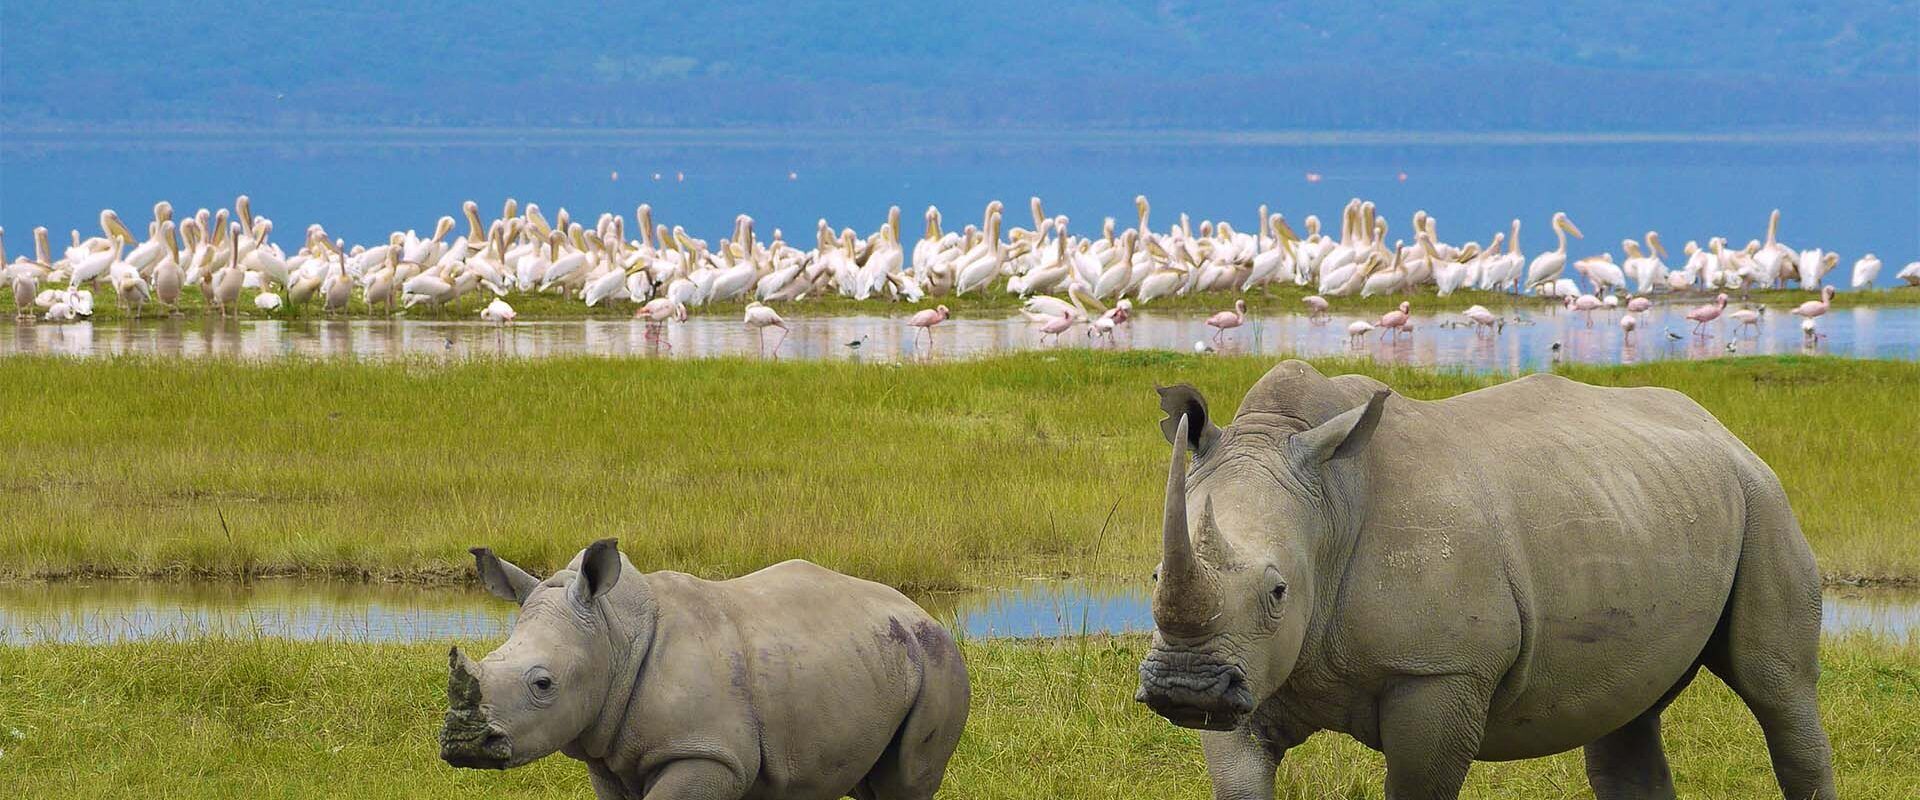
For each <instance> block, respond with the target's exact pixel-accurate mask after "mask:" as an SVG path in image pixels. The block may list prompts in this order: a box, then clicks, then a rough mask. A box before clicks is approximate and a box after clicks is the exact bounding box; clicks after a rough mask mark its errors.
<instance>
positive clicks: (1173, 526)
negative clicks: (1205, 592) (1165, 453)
mask: <svg viewBox="0 0 1920 800" xmlns="http://www.w3.org/2000/svg"><path fill="white" fill-rule="evenodd" d="M1161 524H1162V527H1161V530H1160V573H1161V575H1160V577H1161V580H1163V581H1164V580H1168V579H1170V578H1174V577H1176V576H1184V575H1185V574H1186V573H1187V572H1188V571H1190V570H1191V569H1192V568H1193V540H1192V539H1191V538H1189V536H1188V534H1187V416H1186V415H1185V414H1182V415H1180V421H1179V423H1177V425H1176V426H1175V434H1174V437H1173V464H1172V466H1170V467H1168V468H1167V510H1166V518H1165V519H1164V520H1163V521H1162V523H1161Z"/></svg>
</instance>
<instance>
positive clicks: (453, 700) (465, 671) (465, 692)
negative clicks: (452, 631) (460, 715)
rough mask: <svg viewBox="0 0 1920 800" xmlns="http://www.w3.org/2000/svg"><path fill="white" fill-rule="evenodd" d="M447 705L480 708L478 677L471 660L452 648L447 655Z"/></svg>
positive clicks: (461, 707)
mask: <svg viewBox="0 0 1920 800" xmlns="http://www.w3.org/2000/svg"><path fill="white" fill-rule="evenodd" d="M447 662H448V663H447V705H448V706H449V707H451V708H459V709H474V708H479V707H480V677H479V675H477V674H476V673H477V672H478V670H477V669H476V668H475V665H474V663H473V659H470V658H467V654H466V653H462V652H460V648H459V647H454V648H453V649H452V650H451V651H449V652H448V653H447Z"/></svg>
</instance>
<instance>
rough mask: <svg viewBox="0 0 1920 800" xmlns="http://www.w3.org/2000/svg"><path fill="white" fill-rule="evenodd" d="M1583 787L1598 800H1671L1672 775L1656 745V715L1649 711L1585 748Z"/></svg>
mask: <svg viewBox="0 0 1920 800" xmlns="http://www.w3.org/2000/svg"><path fill="white" fill-rule="evenodd" d="M1586 755H1587V783H1588V784H1589V785H1591V786H1592V787H1593V796H1594V797H1595V798H1597V799H1598V800H1672V798H1673V797H1674V791H1673V772H1672V771H1671V770H1669V769H1668V768H1667V752H1666V750H1665V749H1664V748H1662V747H1661V745H1660V713H1659V712H1658V711H1656V710H1649V711H1648V712H1647V713H1645V714H1641V715H1640V716H1639V717H1638V718H1636V719H1634V721H1632V722H1629V723H1627V724H1626V725H1623V726H1621V727H1620V729H1619V730H1617V731H1614V732H1612V733H1609V734H1607V735H1605V736H1602V737H1600V738H1599V739H1598V740H1597V741H1595V742H1593V743H1592V744H1589V745H1587V753H1586Z"/></svg>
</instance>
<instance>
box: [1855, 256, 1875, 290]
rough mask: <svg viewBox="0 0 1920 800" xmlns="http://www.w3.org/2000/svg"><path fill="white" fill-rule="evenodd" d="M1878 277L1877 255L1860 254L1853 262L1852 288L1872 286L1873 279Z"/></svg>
mask: <svg viewBox="0 0 1920 800" xmlns="http://www.w3.org/2000/svg"><path fill="white" fill-rule="evenodd" d="M1878 277H1880V257H1879V256H1876V255H1874V254H1872V253H1868V254H1866V255H1864V256H1861V257H1860V260H1859V261H1855V262H1853V288H1855V289H1861V288H1865V287H1868V286H1872V285H1873V281H1874V279H1875V278H1878Z"/></svg>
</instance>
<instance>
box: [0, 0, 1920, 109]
mask: <svg viewBox="0 0 1920 800" xmlns="http://www.w3.org/2000/svg"><path fill="white" fill-rule="evenodd" d="M902 5H903V6H904V5H906V4H902ZM1623 5H1625V6H1628V7H1622V6H1618V5H1614V4H1597V3H1583V4H1564V5H1558V6H1548V5H1543V6H1533V5H1519V6H1515V7H1511V8H1494V7H1493V4H1484V5H1476V6H1472V7H1459V6H1458V5H1456V4H1451V3H1444V2H1439V1H1438V0H1418V1H1416V2H1401V3H1392V4H1388V3H1379V2H1365V1H1362V2H1354V3H1348V4H1345V5H1342V6H1340V7H1338V8H1337V9H1334V8H1330V7H1322V6H1317V5H1309V4H1293V3H1271V2H1245V1H1244V0H1239V1H1235V2H1219V3H1200V2H1191V3H1180V2H1138V1H1129V2H1120V3H1093V2H1069V3H1063V4H1056V5H1053V6H1050V7H1047V8H1044V9H1042V8H1040V4H1035V3H1030V2H1011V1H1010V0H981V1H980V2H976V3H973V4H970V5H969V6H967V7H966V8H938V9H922V8H910V7H891V6H883V7H869V5H868V4H864V3H855V2H846V1H845V0H832V1H830V2H819V3H810V4H807V5H806V6H805V7H804V8H803V7H800V6H799V4H792V3H773V2H752V3H745V4H732V5H727V4H720V3H706V4H671V5H666V4H653V3H647V4H632V5H624V6H623V5H607V6H601V5H598V4H590V5H585V6H580V7H577V8H574V9H571V10H567V9H562V8H561V7H559V6H557V5H553V4H506V5H499V6H496V7H490V8H485V9H477V10H476V9H471V8H467V7H465V6H464V4H461V3H454V2H448V1H447V0H432V1H431V2H421V3H409V4H407V7H406V8H405V9H404V10H402V9H398V8H394V7H393V6H392V4H384V3H381V4H376V3H373V2H368V0H349V1H348V2H344V3H338V4H334V5H333V7H330V8H325V9H296V8H286V7H279V6H275V5H271V4H267V5H260V4H252V3H240V2H236V1H235V0H204V2H195V3H184V2H160V3H150V4H139V5H135V6H131V7H130V6H128V5H125V4H119V3H104V2H94V1H92V0H69V1H68V2H48V1H47V0H8V1H7V2H6V3H5V5H4V7H3V9H0V15H3V16H0V124H4V125H6V126H8V127H13V128H32V127H54V126H62V125H68V124H88V125H117V126H127V127H142V128H193V127H207V126H244V127H257V126H263V125H264V126H271V127H282V128H299V127H307V126H335V127H340V126H344V127H352V126H374V125H380V126H429V127H434V126H450V127H460V126H538V127H577V126H608V125H620V126H660V127H672V126H830V127H876V128H880V127H900V126H920V127H932V128H941V127H949V128H968V127H975V126H1020V127H1034V128H1076V127H1077V128H1122V129H1124V128H1166V127H1178V128H1198V129H1282V128H1345V129H1360V130H1368V129H1384V128H1394V129H1406V128H1415V129H1459V130H1730V129H1731V130H1737V129H1750V128H1766V129H1791V128H1813V127H1840V128H1852V129H1860V128H1892V129H1910V128H1913V127H1915V126H1916V125H1920V0H1891V1H1890V2H1854V3H1839V4H1833V3H1812V2H1796V1H1794V0H1764V1H1763V2H1754V3H1732V2H1714V1H1713V0H1679V1H1678V2H1672V3H1668V4H1665V5H1661V6H1653V5H1651V4H1646V5H1645V7H1642V4H1623Z"/></svg>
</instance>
